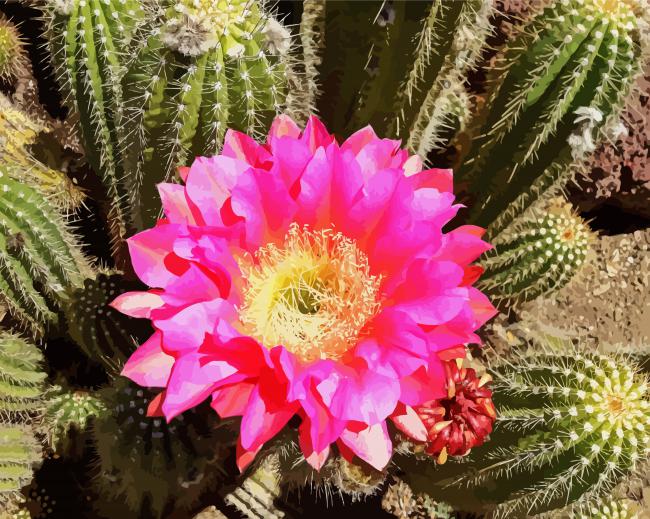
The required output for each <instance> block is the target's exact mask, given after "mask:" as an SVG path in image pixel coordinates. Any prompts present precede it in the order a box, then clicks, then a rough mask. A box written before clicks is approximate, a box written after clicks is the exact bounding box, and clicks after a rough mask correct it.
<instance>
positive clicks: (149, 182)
mask: <svg viewBox="0 0 650 519" xmlns="http://www.w3.org/2000/svg"><path fill="white" fill-rule="evenodd" d="M164 5H165V6H167V9H163V10H161V12H159V13H158V15H157V17H156V22H155V23H153V24H152V25H153V27H149V30H148V33H147V35H146V38H145V40H144V41H143V42H142V43H141V44H140V45H139V49H138V52H137V55H136V58H135V60H134V61H133V63H132V66H131V67H130V70H129V73H128V74H127V75H126V77H125V78H124V85H125V91H124V94H125V100H126V109H125V110H126V115H127V121H126V125H125V126H126V128H125V130H124V135H125V140H124V143H123V145H124V148H125V149H126V150H128V168H129V170H130V171H132V172H133V173H132V175H130V177H129V181H130V191H131V195H132V197H131V203H132V207H133V210H134V212H135V214H134V219H135V222H136V224H137V226H138V227H139V228H142V227H148V226H150V225H151V224H152V223H153V222H155V220H156V218H157V216H158V214H159V210H160V209H159V206H160V204H159V203H158V201H157V200H158V193H157V191H156V184H158V183H159V182H162V181H165V180H167V181H169V180H172V179H174V178H175V173H176V168H177V167H178V166H180V165H186V164H187V163H188V162H191V160H192V159H193V157H196V156H201V155H208V156H209V155H214V154H216V153H217V152H218V150H219V148H220V146H221V143H222V141H223V137H224V135H225V132H226V129H228V128H233V129H236V130H243V131H245V132H247V133H249V134H253V135H261V134H262V133H263V132H264V131H265V130H266V129H267V128H268V125H269V123H270V121H271V119H272V117H273V116H274V115H275V114H276V113H278V112H279V111H281V110H282V104H283V101H284V98H285V95H286V92H285V59H284V56H286V54H287V52H288V48H289V45H290V35H289V33H288V32H287V30H286V29H285V28H284V27H283V26H282V25H281V24H280V23H279V22H277V20H275V19H274V18H273V17H272V16H271V15H270V14H269V13H267V12H266V11H264V10H263V8H262V6H260V5H259V4H258V2H254V1H249V0H219V1H216V2H212V1H211V0H199V1H196V2H195V1H192V0H177V1H173V2H165V3H164Z"/></svg>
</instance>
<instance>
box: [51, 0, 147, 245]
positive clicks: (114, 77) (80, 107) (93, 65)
mask: <svg viewBox="0 0 650 519" xmlns="http://www.w3.org/2000/svg"><path fill="white" fill-rule="evenodd" d="M143 5H144V4H143V2H139V1H138V0H48V2H47V4H46V12H47V14H48V20H49V30H48V32H49V41H50V47H51V52H52V57H53V60H54V64H55V66H56V70H57V74H58V76H59V81H60V83H61V84H62V85H63V87H64V90H65V91H66V92H67V95H68V101H69V102H70V104H71V105H72V106H73V108H74V109H75V111H76V112H78V114H79V121H80V126H81V135H82V137H83V142H84V149H85V154H86V158H87V159H88V161H89V163H90V165H91V166H92V167H93V169H94V170H95V171H96V172H97V173H98V174H101V177H102V179H103V182H104V185H105V188H106V192H107V196H108V200H109V203H110V211H109V222H110V225H111V231H112V238H113V240H114V241H115V243H116V244H117V243H118V242H119V240H121V239H122V238H125V237H126V235H127V232H128V230H129V214H128V200H127V197H126V195H127V192H126V188H125V185H124V184H125V181H124V177H125V176H127V175H129V174H130V172H129V171H128V170H125V169H124V167H123V162H122V160H121V153H120V147H119V138H118V133H119V128H118V122H119V120H120V118H121V115H122V112H121V110H122V106H121V99H122V91H121V78H122V76H123V75H124V71H125V65H126V62H127V61H128V59H129V57H130V46H131V45H132V40H133V39H134V35H135V33H136V31H137V28H138V26H139V24H140V23H141V22H142V20H143V18H144V17H145V13H144V7H143Z"/></svg>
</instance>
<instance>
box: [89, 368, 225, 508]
mask: <svg viewBox="0 0 650 519" xmlns="http://www.w3.org/2000/svg"><path fill="white" fill-rule="evenodd" d="M101 398H102V401H103V403H104V406H105V407H106V409H107V410H106V412H104V413H101V415H100V416H98V417H97V418H96V420H95V427H94V428H93V431H94V436H95V442H96V447H97V453H98V455H99V468H100V471H101V477H100V478H99V479H98V481H97V482H98V484H99V490H100V491H101V493H102V494H103V495H104V497H106V498H109V499H110V500H111V501H112V500H115V499H119V500H123V501H124V502H125V503H126V504H127V506H128V507H129V509H130V510H131V511H132V512H133V513H134V514H136V516H137V517H167V514H169V512H170V511H172V510H173V511H176V512H178V511H180V510H183V509H185V508H186V507H189V506H191V505H193V504H195V503H194V502H195V500H196V499H197V498H198V497H199V496H200V495H201V493H202V492H203V491H205V490H206V489H209V488H211V485H213V484H214V483H215V482H216V481H218V479H219V477H221V476H222V474H223V467H222V464H221V463H222V462H223V459H224V458H225V456H227V455H228V452H229V451H228V449H230V448H232V447H234V445H233V443H234V441H235V438H236V434H234V433H233V431H228V432H227V434H221V435H220V431H225V430H226V428H225V427H224V424H219V423H218V420H217V417H216V414H215V413H214V412H213V411H212V410H211V409H205V408H203V409H200V410H198V409H193V410H190V411H187V412H185V413H183V414H182V415H180V416H178V417H176V418H174V419H173V420H172V421H171V422H170V423H167V422H166V420H165V419H164V418H163V417H148V416H147V409H148V408H149V407H150V403H151V401H152V394H151V391H148V390H146V389H142V388H140V387H137V386H134V385H133V384H132V383H130V382H129V381H126V380H125V379H118V380H116V381H115V383H114V386H113V387H110V388H106V389H105V390H103V393H102V395H101ZM154 402H155V401H154ZM172 497H173V500H172Z"/></svg>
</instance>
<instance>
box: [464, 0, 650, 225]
mask: <svg viewBox="0 0 650 519" xmlns="http://www.w3.org/2000/svg"><path fill="white" fill-rule="evenodd" d="M636 7H639V8H640V5H639V3H638V2H635V1H630V2H627V1H621V2H618V1H613V0H557V1H555V2H554V3H553V4H552V5H551V6H549V7H548V8H546V9H545V10H543V11H542V12H541V13H540V14H539V15H538V16H537V17H536V18H535V19H534V20H533V21H532V22H531V23H530V24H529V25H528V26H527V27H525V30H523V31H521V34H519V35H518V36H517V37H516V38H514V39H513V40H512V41H510V42H508V43H507V44H506V46H505V48H504V50H503V52H502V53H501V55H500V57H499V59H498V61H497V63H496V65H495V66H494V67H493V76H492V79H491V84H492V88H491V91H490V92H489V95H488V99H487V102H486V104H485V109H484V110H483V111H482V113H481V114H480V115H479V116H478V117H477V119H476V121H475V124H474V125H473V126H474V129H473V131H472V133H473V135H474V136H475V137H474V143H473V146H472V148H471V150H470V151H469V154H468V155H467V156H466V157H465V159H464V161H463V162H462V165H461V167H460V168H459V170H458V174H457V179H458V181H459V184H460V186H461V188H464V189H465V190H466V191H467V192H468V193H469V194H470V195H471V197H472V198H473V200H472V202H471V210H470V211H469V213H468V217H469V220H470V221H471V222H472V223H475V224H477V225H480V226H482V227H487V228H488V233H489V235H490V237H494V236H496V235H497V234H498V233H499V232H500V231H501V230H503V229H504V228H506V227H507V226H508V225H509V224H510V223H511V222H512V221H513V220H514V219H515V218H516V217H518V216H519V215H521V213H522V212H523V211H524V210H525V209H527V208H528V207H530V206H531V205H532V204H533V203H534V202H535V201H537V200H538V199H539V198H540V196H541V195H542V194H543V193H545V192H546V191H548V190H549V189H553V188H557V187H558V186H559V185H562V184H563V183H565V182H566V181H567V180H568V178H569V175H570V167H569V166H571V164H572V163H574V162H576V161H579V160H581V159H582V158H583V157H584V156H586V155H587V154H588V153H589V152H591V151H593V150H594V149H595V143H596V142H597V141H598V140H599V138H601V136H602V134H603V133H604V132H603V130H604V128H605V127H606V125H607V122H608V121H609V120H610V119H611V117H612V116H615V115H616V114H617V112H618V111H619V109H620V107H621V104H622V101H623V99H624V97H625V95H626V92H627V91H628V89H629V86H630V85H631V83H632V79H633V77H634V76H635V75H636V73H637V72H638V70H639V67H640V63H641V59H640V56H641V54H642V47H641V43H640V41H641V38H640V33H639V27H638V20H637V16H636V14H635V12H634V8H636Z"/></svg>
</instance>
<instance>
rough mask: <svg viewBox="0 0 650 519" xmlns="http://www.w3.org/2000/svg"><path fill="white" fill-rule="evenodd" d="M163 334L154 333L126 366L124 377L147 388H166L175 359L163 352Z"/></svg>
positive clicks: (123, 371) (130, 358)
mask: <svg viewBox="0 0 650 519" xmlns="http://www.w3.org/2000/svg"><path fill="white" fill-rule="evenodd" d="M161 341H162V334H161V333H160V332H154V334H153V335H152V336H151V337H149V339H147V340H146V341H145V342H144V343H143V344H142V345H141V346H140V347H139V348H138V349H137V350H135V352H134V353H133V354H132V355H131V357H129V360H127V361H126V363H125V364H124V368H123V369H122V376H124V377H127V378H130V379H131V380H133V382H135V383H136V384H139V385H141V386H145V387H165V386H166V385H167V381H168V380H169V375H170V373H171V370H172V367H173V365H174V357H172V356H171V355H167V354H166V353H165V352H164V351H163V350H162V344H161Z"/></svg>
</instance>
